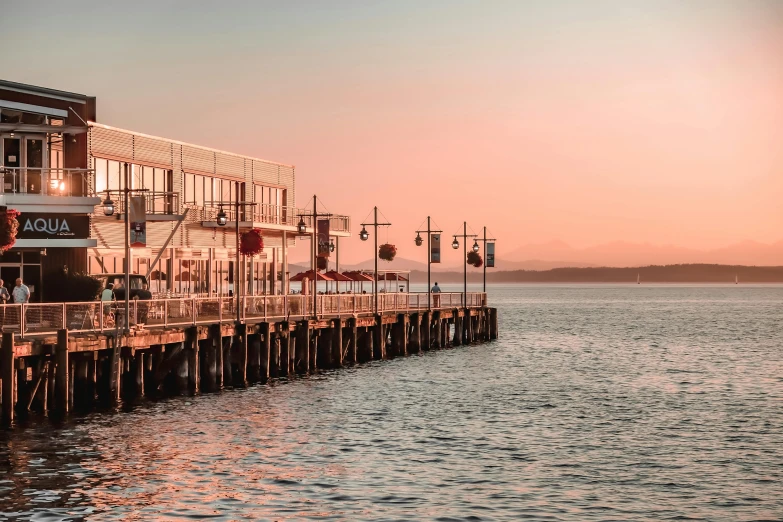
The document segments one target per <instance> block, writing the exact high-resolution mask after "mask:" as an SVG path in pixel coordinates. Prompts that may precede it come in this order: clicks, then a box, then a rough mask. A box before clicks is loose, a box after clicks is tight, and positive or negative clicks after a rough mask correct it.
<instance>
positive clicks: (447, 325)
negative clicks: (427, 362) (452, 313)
mask: <svg viewBox="0 0 783 522" xmlns="http://www.w3.org/2000/svg"><path fill="white" fill-rule="evenodd" d="M453 321H454V319H453V318H452V319H441V321H440V346H441V348H448V347H449V343H450V342H451V338H450V337H449V334H450V332H451V322H453Z"/></svg>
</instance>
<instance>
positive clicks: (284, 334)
mask: <svg viewBox="0 0 783 522" xmlns="http://www.w3.org/2000/svg"><path fill="white" fill-rule="evenodd" d="M278 327H279V331H278V335H279V338H280V375H286V376H287V375H288V374H289V370H290V366H291V353H290V351H289V348H290V346H291V345H290V343H289V340H290V339H291V336H290V335H289V334H290V333H291V332H290V329H291V327H290V325H289V323H288V321H283V322H281V323H279V324H278Z"/></svg>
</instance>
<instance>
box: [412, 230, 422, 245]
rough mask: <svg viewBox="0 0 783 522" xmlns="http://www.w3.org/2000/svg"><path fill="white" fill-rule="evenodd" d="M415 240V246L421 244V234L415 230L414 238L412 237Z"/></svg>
mask: <svg viewBox="0 0 783 522" xmlns="http://www.w3.org/2000/svg"><path fill="white" fill-rule="evenodd" d="M414 241H415V242H416V246H421V244H422V243H423V242H424V240H423V239H422V238H421V234H419V233H418V232H416V239H414Z"/></svg>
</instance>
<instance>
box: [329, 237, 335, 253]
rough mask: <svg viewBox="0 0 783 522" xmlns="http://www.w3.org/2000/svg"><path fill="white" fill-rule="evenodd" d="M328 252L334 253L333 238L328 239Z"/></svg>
mask: <svg viewBox="0 0 783 522" xmlns="http://www.w3.org/2000/svg"><path fill="white" fill-rule="evenodd" d="M329 252H334V238H330V239H329Z"/></svg>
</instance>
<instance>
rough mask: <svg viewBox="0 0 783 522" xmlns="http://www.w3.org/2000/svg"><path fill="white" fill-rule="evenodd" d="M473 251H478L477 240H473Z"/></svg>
mask: <svg viewBox="0 0 783 522" xmlns="http://www.w3.org/2000/svg"><path fill="white" fill-rule="evenodd" d="M473 251H474V252H476V253H478V251H479V246H478V241H474V242H473Z"/></svg>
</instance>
